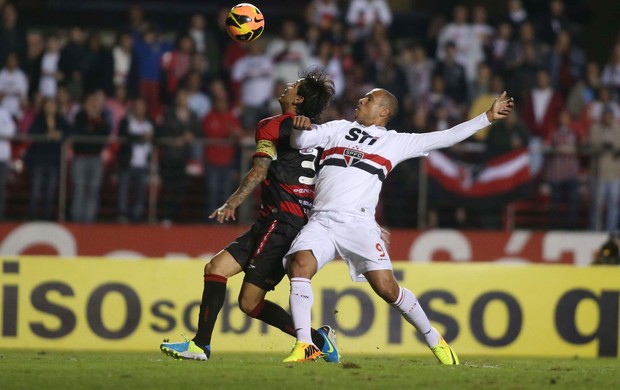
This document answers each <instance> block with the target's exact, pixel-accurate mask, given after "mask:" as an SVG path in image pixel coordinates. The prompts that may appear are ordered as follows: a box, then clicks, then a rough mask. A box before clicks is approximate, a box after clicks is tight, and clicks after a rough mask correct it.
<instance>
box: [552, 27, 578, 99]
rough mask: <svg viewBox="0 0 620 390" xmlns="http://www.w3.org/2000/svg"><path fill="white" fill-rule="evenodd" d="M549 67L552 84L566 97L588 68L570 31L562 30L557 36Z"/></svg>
mask: <svg viewBox="0 0 620 390" xmlns="http://www.w3.org/2000/svg"><path fill="white" fill-rule="evenodd" d="M549 65H550V77H551V84H552V85H553V86H554V88H556V89H557V90H558V92H560V93H561V94H562V95H563V96H566V95H567V94H568V92H569V90H570V89H571V88H572V86H573V85H574V84H575V82H576V81H577V80H578V79H579V77H581V75H582V74H583V72H584V69H585V66H586V57H585V53H584V52H583V49H581V48H580V47H578V46H575V45H574V44H573V43H572V41H571V36H570V33H569V32H568V31H566V30H560V31H558V33H557V34H556V39H555V45H554V46H553V47H552V48H551V52H550V56H549Z"/></svg>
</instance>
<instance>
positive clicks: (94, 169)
mask: <svg viewBox="0 0 620 390" xmlns="http://www.w3.org/2000/svg"><path fill="white" fill-rule="evenodd" d="M104 104H105V94H104V93H103V91H95V92H93V93H91V94H88V95H87V96H86V98H85V99H84V105H83V107H82V109H81V110H80V112H78V113H77V115H76V116H75V124H74V126H73V130H74V131H73V135H75V136H78V137H79V139H77V140H75V141H74V142H73V162H72V166H71V178H72V180H73V197H72V199H71V202H72V204H71V219H72V220H73V222H77V223H93V222H94V221H95V219H96V218H97V213H98V211H99V190H100V188H101V183H102V181H103V160H102V152H103V150H104V148H105V147H106V145H107V139H108V137H109V136H110V131H111V128H112V120H111V118H110V115H109V113H108V112H107V111H106V110H105V107H104Z"/></svg>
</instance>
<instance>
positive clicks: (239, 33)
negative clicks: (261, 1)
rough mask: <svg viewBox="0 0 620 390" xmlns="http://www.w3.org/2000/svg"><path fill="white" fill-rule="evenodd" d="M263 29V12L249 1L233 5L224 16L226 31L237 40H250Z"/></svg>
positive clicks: (258, 35)
mask: <svg viewBox="0 0 620 390" xmlns="http://www.w3.org/2000/svg"><path fill="white" fill-rule="evenodd" d="M264 29H265V18H264V17H263V14H262V13H261V12H260V10H259V9H258V8H256V7H255V6H253V5H252V4H250V3H241V4H237V5H235V6H234V7H232V8H231V10H230V12H229V13H228V16H227V17H226V31H227V32H228V35H230V37H231V38H232V39H234V40H235V41H237V42H252V41H253V40H255V39H257V38H258V37H260V35H261V34H262V33H263V30H264Z"/></svg>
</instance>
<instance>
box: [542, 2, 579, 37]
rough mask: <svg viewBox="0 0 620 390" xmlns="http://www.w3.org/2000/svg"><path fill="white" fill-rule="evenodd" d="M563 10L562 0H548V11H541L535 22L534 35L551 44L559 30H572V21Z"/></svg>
mask: <svg viewBox="0 0 620 390" xmlns="http://www.w3.org/2000/svg"><path fill="white" fill-rule="evenodd" d="M564 11H565V7H564V1H563V0H549V10H548V12H545V13H542V14H541V15H540V17H539V19H538V21H537V22H536V30H537V31H536V36H537V37H538V38H539V39H541V40H542V41H543V42H545V43H547V44H548V45H553V42H554V41H555V40H556V36H557V34H558V33H559V32H560V31H562V30H564V31H572V23H571V21H570V20H569V18H568V17H567V16H566V15H565V12H564Z"/></svg>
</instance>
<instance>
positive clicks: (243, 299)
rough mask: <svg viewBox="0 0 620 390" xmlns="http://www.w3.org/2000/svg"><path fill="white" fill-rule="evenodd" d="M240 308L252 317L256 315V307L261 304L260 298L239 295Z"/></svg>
mask: <svg viewBox="0 0 620 390" xmlns="http://www.w3.org/2000/svg"><path fill="white" fill-rule="evenodd" d="M238 302H239V309H241V311H242V312H244V313H245V314H247V315H249V316H250V317H255V313H254V312H255V309H256V307H257V306H258V305H259V303H260V300H257V299H255V298H254V297H247V296H244V295H240V296H239V300H238Z"/></svg>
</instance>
